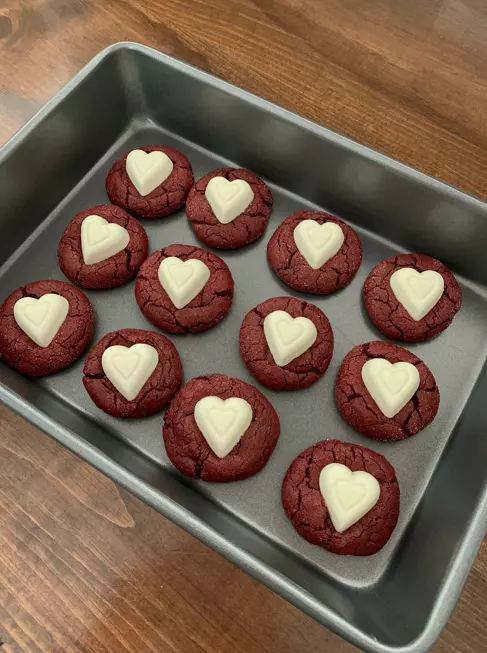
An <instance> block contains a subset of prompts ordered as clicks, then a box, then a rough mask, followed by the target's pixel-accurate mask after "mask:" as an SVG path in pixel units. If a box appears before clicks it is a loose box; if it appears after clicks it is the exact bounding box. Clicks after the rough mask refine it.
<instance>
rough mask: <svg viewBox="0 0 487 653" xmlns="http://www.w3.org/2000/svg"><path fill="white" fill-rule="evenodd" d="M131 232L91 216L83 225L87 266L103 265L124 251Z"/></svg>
mask: <svg viewBox="0 0 487 653" xmlns="http://www.w3.org/2000/svg"><path fill="white" fill-rule="evenodd" d="M129 241H130V234H129V232H128V231H127V230H126V229H124V227H121V226H120V225H119V224H115V223H114V222H108V221H107V220H105V218H102V217H100V216H99V215H89V216H87V217H86V218H85V219H84V220H83V222H82V223H81V251H82V253H83V260H84V262H85V263H86V265H94V264H95V263H101V261H105V260H106V259H107V258H110V257H111V256H115V254H118V253H119V252H121V251H122V250H124V249H125V248H126V247H127V245H128V244H129Z"/></svg>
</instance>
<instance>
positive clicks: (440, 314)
mask: <svg viewBox="0 0 487 653" xmlns="http://www.w3.org/2000/svg"><path fill="white" fill-rule="evenodd" d="M405 267H407V268H414V269H415V270H416V271H417V272H425V271H426V270H434V271H435V272H438V273H439V274H441V275H442V277H443V279H444V282H445V289H444V291H443V295H442V296H441V297H440V299H439V301H438V302H437V304H436V305H435V306H433V308H432V309H431V311H430V312H429V313H427V315H425V317H424V318H423V319H422V320H418V321H416V320H413V318H412V317H411V316H410V315H409V313H408V312H407V311H406V309H405V308H404V306H403V305H402V304H400V303H399V301H398V300H397V299H396V296H395V295H394V293H393V291H392V288H391V283H390V279H391V276H392V275H393V274H394V272H396V271H397V270H399V269H401V268H405ZM362 297H363V300H364V305H365V308H366V310H367V313H368V314H369V317H370V319H371V320H372V322H373V323H374V324H375V326H376V327H377V328H378V329H379V331H381V333H383V334H384V335H385V336H386V337H387V338H391V340H402V341H404V342H421V341H423V340H429V339H430V338H433V337H434V336H436V335H438V334H439V333H441V332H442V331H444V330H445V329H446V328H447V327H448V326H449V325H450V323H451V321H452V320H453V318H454V317H455V314H456V313H457V311H458V310H459V309H460V306H461V303H462V291H461V289H460V286H459V285H458V282H457V280H456V279H455V277H454V276H453V274H452V273H451V272H450V270H449V269H448V268H447V267H446V266H444V265H443V263H441V262H440V261H438V260H436V259H434V258H431V256H426V255H425V254H399V255H398V256H391V258H388V259H386V260H385V261H381V262H380V263H378V264H377V265H376V266H375V267H374V268H373V270H372V271H371V272H370V274H369V276H368V277H367V279H366V280H365V283H364V287H363V290H362Z"/></svg>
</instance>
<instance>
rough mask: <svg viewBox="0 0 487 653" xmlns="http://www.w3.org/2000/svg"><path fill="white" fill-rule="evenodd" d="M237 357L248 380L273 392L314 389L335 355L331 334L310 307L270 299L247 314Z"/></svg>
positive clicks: (289, 299)
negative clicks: (314, 384) (245, 368)
mask: <svg viewBox="0 0 487 653" xmlns="http://www.w3.org/2000/svg"><path fill="white" fill-rule="evenodd" d="M240 354H241V356H242V358H243V361H244V363H245V365H246V366H247V367H248V369H249V370H250V372H251V374H253V375H254V377H255V378H256V379H257V380H258V381H260V383H262V384H263V385H265V386H267V387H268V388H272V389H274V390H296V389H299V388H306V387H307V386H309V385H311V384H312V383H315V382H316V381H317V380H318V379H319V378H320V376H321V375H322V374H324V373H325V372H326V370H327V369H328V366H329V364H330V361H331V357H332V355H333V331H332V329H331V325H330V322H329V321H328V318H327V317H326V315H325V314H324V313H323V311H321V310H320V309H319V308H318V307H317V306H314V304H309V303H308V302H305V301H303V300H300V299H296V298H294V297H274V298H272V299H268V300H266V301H265V302H262V304H259V305H258V306H256V307H255V308H253V309H252V310H250V311H249V312H248V313H247V315H246V316H245V317H244V319H243V322H242V325H241V327H240Z"/></svg>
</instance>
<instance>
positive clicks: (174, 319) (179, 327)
mask: <svg viewBox="0 0 487 653" xmlns="http://www.w3.org/2000/svg"><path fill="white" fill-rule="evenodd" d="M178 259H179V260H178ZM189 261H191V263H189ZM163 282H164V286H163V285H162V283H163ZM168 293H169V294H168ZM170 295H171V297H170ZM135 298H136V300H137V303H138V305H139V307H140V310H141V311H142V313H143V314H144V315H145V316H146V318H147V319H148V320H150V321H151V322H152V324H155V326H157V327H159V329H164V331H169V332H170V333H188V332H189V333H198V332H199V331H205V330H206V329H211V327H213V326H215V325H216V324H218V322H220V320H222V319H223V318H224V317H225V315H226V314H227V312H228V310H229V309H230V306H231V304H232V298H233V278H232V274H231V272H230V270H229V269H228V267H227V265H226V263H225V262H224V261H222V259H221V258H220V257H219V256H216V254H212V253H211V252H207V251H206V250H204V249H201V248H200V247H195V246H194V245H170V246H169V247H164V249H161V250H159V251H158V252H154V254H152V255H151V256H150V257H149V258H148V259H147V260H146V261H145V263H143V265H142V267H141V268H140V270H139V274H138V275H137V281H136V284H135Z"/></svg>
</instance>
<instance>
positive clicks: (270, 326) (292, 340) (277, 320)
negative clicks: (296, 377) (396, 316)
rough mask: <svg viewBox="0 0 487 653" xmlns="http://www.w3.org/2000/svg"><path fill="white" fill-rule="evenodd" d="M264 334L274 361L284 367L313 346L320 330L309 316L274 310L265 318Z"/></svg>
mask: <svg viewBox="0 0 487 653" xmlns="http://www.w3.org/2000/svg"><path fill="white" fill-rule="evenodd" d="M264 334H265V337H266V340H267V344H268V345H269V349H270V350H271V354H272V356H273V358H274V362H275V363H276V365H279V367H284V366H285V365H288V364H289V363H290V362H291V361H293V360H294V359H295V358H297V357H298V356H301V354H303V353H304V352H305V351H306V350H307V349H309V348H310V347H311V345H312V344H313V343H314V342H315V340H316V338H317V336H318V331H317V330H316V326H315V324H314V322H312V321H311V320H309V319H308V318H307V317H295V318H293V317H292V316H291V315H289V313H286V311H273V312H272V313H269V315H267V316H266V318H265V319H264Z"/></svg>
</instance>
